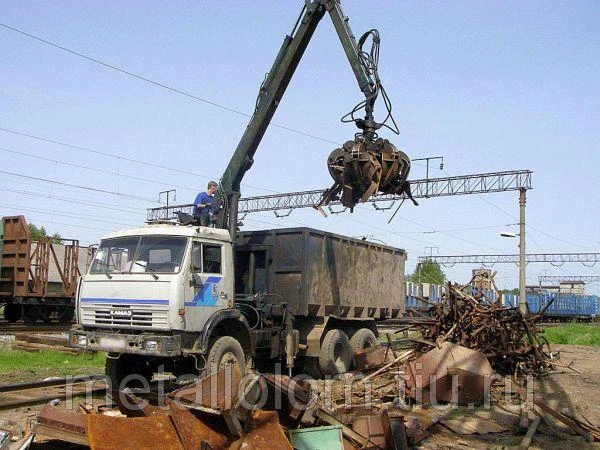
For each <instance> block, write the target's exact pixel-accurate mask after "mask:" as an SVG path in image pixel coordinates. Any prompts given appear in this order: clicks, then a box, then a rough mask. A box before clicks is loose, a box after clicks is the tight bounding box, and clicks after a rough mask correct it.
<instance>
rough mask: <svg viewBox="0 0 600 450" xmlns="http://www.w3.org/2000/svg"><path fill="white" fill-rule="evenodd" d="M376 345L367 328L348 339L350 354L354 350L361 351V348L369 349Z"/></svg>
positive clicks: (375, 339)
mask: <svg viewBox="0 0 600 450" xmlns="http://www.w3.org/2000/svg"><path fill="white" fill-rule="evenodd" d="M375 345H377V338H376V337H375V333H373V332H372V331H371V330H369V329H368V328H361V329H360V330H358V331H357V332H356V333H354V334H353V335H352V337H351V338H350V347H352V353H354V352H355V351H356V350H362V349H363V348H369V347H373V346H375Z"/></svg>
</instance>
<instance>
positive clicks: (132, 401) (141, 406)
mask: <svg viewBox="0 0 600 450" xmlns="http://www.w3.org/2000/svg"><path fill="white" fill-rule="evenodd" d="M112 399H113V400H114V401H115V403H116V404H117V408H119V411H120V412H121V414H124V415H126V416H127V417H153V416H167V415H169V411H168V410H167V409H163V408H161V407H159V406H154V405H151V404H150V402H149V401H148V400H145V399H142V398H140V397H136V396H135V395H133V394H129V393H126V392H123V391H117V390H113V391H112Z"/></svg>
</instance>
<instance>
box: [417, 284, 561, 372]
mask: <svg viewBox="0 0 600 450" xmlns="http://www.w3.org/2000/svg"><path fill="white" fill-rule="evenodd" d="M429 312H430V313H431V315H432V316H433V318H434V321H433V322H432V323H423V324H416V325H415V327H416V328H418V329H420V331H421V333H422V336H423V339H424V340H426V341H430V342H439V341H440V340H445V341H449V342H453V343H456V344H459V345H462V346H464V347H467V348H470V349H473V350H478V351H481V352H483V353H484V354H485V355H486V357H487V358H488V360H489V361H490V364H491V365H492V367H493V368H494V369H495V370H496V371H497V372H498V373H500V374H502V375H532V376H535V377H539V376H543V375H545V374H546V373H547V372H548V371H549V370H552V358H553V355H552V353H551V351H550V345H549V343H548V341H547V339H546V338H545V337H543V336H541V335H540V328H539V327H538V324H539V322H540V321H541V318H542V315H543V311H542V312H541V313H539V314H530V313H527V314H525V315H524V314H522V313H521V312H520V311H519V309H518V308H504V307H502V306H501V305H500V304H499V303H498V302H491V301H489V300H488V299H487V298H486V297H485V296H481V297H480V298H476V297H474V296H472V295H469V294H466V293H465V292H464V286H461V285H459V284H450V283H449V284H448V289H447V292H446V293H445V294H444V296H443V299H442V301H441V303H439V304H436V305H434V306H432V307H431V308H430V309H429ZM420 345H421V346H425V345H427V344H420Z"/></svg>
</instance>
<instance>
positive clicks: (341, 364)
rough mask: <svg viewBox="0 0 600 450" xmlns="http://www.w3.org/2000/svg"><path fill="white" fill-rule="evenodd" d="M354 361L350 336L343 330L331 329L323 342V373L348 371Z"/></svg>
mask: <svg viewBox="0 0 600 450" xmlns="http://www.w3.org/2000/svg"><path fill="white" fill-rule="evenodd" d="M351 363H352V349H351V348H350V342H349V341H348V336H346V333H344V332H343V331H342V330H329V331H328V332H327V334H326V335H325V338H324V339H323V343H322V344H321V353H320V354H319V368H320V369H321V372H323V375H338V374H340V373H344V372H348V370H350V364H351Z"/></svg>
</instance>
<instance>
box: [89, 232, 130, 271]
mask: <svg viewBox="0 0 600 450" xmlns="http://www.w3.org/2000/svg"><path fill="white" fill-rule="evenodd" d="M139 241H140V237H139V236H132V237H126V238H117V239H107V240H105V241H102V243H101V244H100V247H99V248H98V251H97V252H96V255H95V256H94V261H93V262H92V266H91V267H90V273H107V272H108V273H119V272H123V271H125V270H126V268H127V267H129V266H130V265H131V263H132V262H133V257H134V255H135V250H136V248H137V246H138V243H139Z"/></svg>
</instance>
